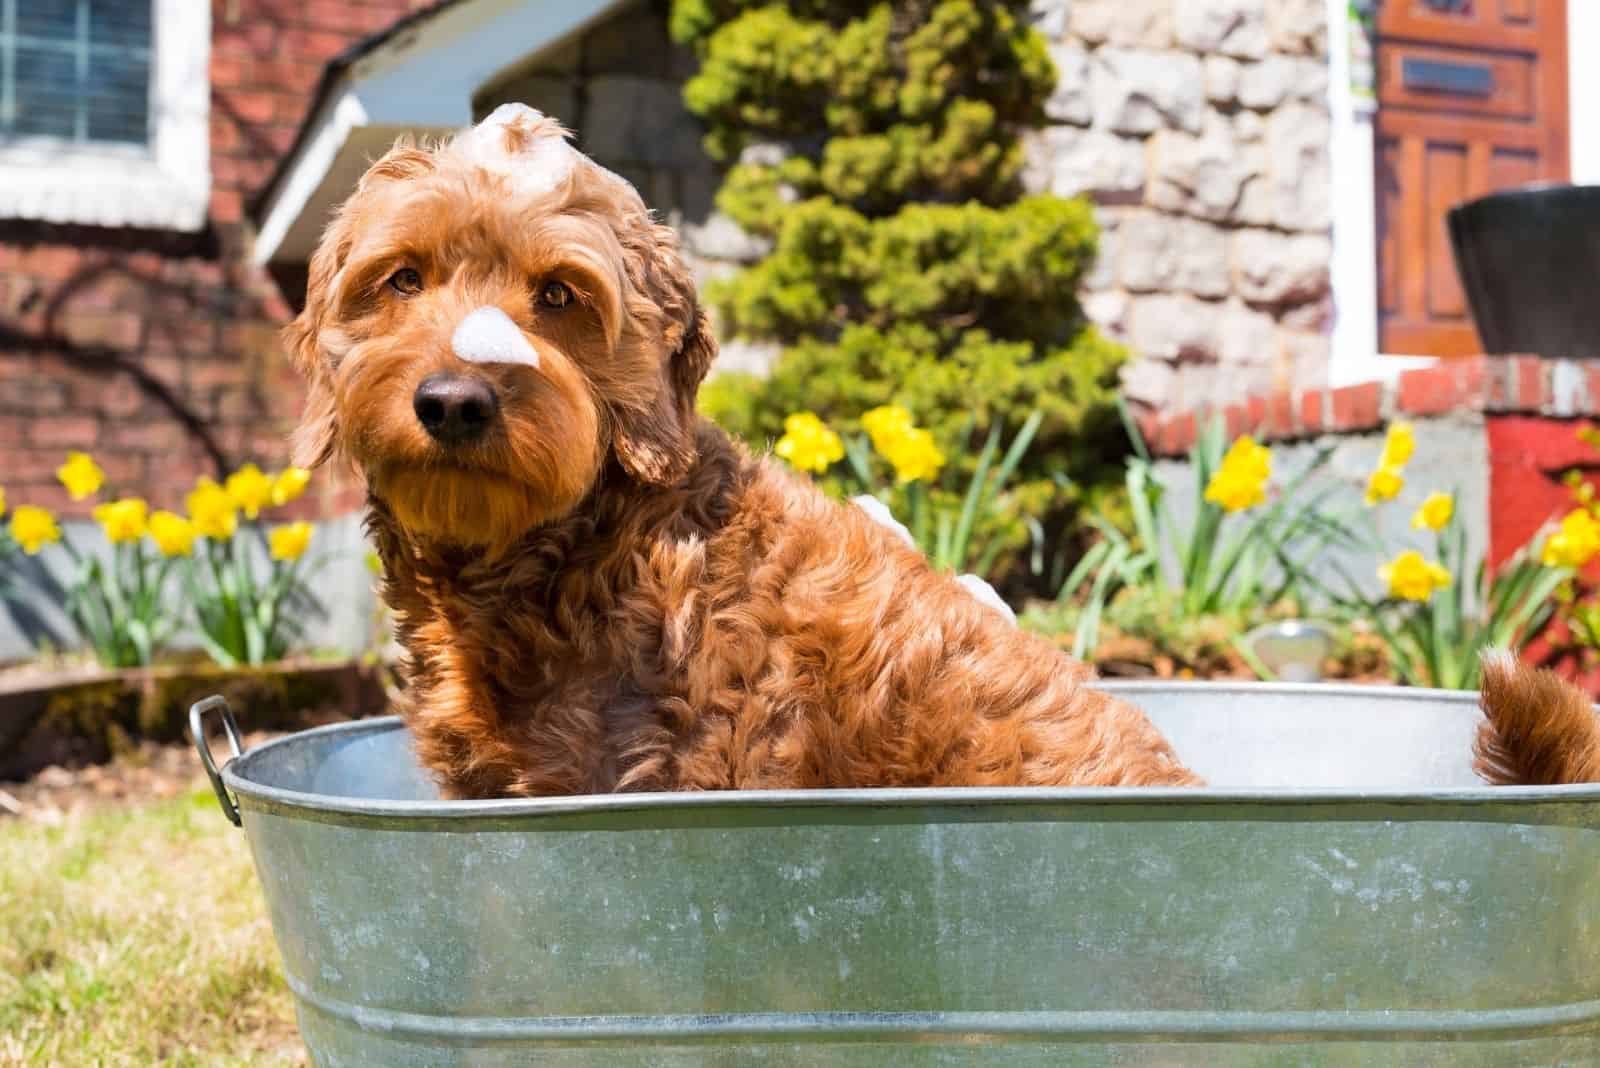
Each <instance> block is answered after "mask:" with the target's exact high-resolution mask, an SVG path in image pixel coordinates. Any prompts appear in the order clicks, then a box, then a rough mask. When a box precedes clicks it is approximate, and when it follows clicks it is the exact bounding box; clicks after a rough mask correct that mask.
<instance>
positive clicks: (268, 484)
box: [223, 464, 274, 519]
mask: <svg viewBox="0 0 1600 1068" xmlns="http://www.w3.org/2000/svg"><path fill="white" fill-rule="evenodd" d="M273 486H274V482H273V480H272V479H271V478H269V477H267V476H266V475H264V474H262V473H261V468H259V467H257V466H256V465H255V464H245V465H244V466H243V467H241V468H239V470H237V471H235V472H234V473H233V474H231V475H229V476H228V481H227V482H226V483H224V484H223V488H224V489H226V490H227V491H228V496H230V497H232V498H233V503H234V504H236V505H238V506H239V508H240V509H241V510H243V512H244V514H245V516H246V517H248V518H250V519H254V518H255V517H256V516H258V515H260V514H261V509H263V508H265V507H267V506H268V505H270V504H271V503H272V491H273Z"/></svg>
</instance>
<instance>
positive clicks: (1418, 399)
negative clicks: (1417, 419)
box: [1399, 366, 1463, 415]
mask: <svg viewBox="0 0 1600 1068" xmlns="http://www.w3.org/2000/svg"><path fill="white" fill-rule="evenodd" d="M1456 377H1457V376H1456V374H1455V372H1453V371H1452V370H1451V369H1450V368H1449V367H1448V366H1437V367H1421V368H1418V369H1416V370H1414V371H1405V372H1403V373H1402V374H1401V375H1400V400H1399V404H1400V411H1401V412H1403V413H1404V414H1406V415H1443V414H1444V413H1446V412H1450V411H1454V410H1455V409H1456V408H1458V407H1459V406H1460V402H1461V400H1462V399H1463V398H1462V396H1461V392H1460V388H1459V386H1458V384H1457V380H1456Z"/></svg>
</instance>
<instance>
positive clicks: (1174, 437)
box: [1159, 412, 1197, 456]
mask: <svg viewBox="0 0 1600 1068" xmlns="http://www.w3.org/2000/svg"><path fill="white" fill-rule="evenodd" d="M1196 426H1197V420H1196V419H1195V413H1194V412H1183V413H1181V414H1178V415H1174V416H1172V417H1170V418H1169V419H1168V420H1167V423H1166V427H1165V429H1164V432H1163V433H1162V435H1161V447H1160V450H1159V451H1160V452H1161V453H1163V454H1164V455H1167V456H1178V455H1181V454H1182V453H1185V452H1188V451H1189V449H1190V448H1191V447H1192V446H1193V445H1194V442H1195V433H1196Z"/></svg>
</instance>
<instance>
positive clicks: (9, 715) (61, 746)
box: [0, 659, 389, 780]
mask: <svg viewBox="0 0 1600 1068" xmlns="http://www.w3.org/2000/svg"><path fill="white" fill-rule="evenodd" d="M388 685H389V683H388V674H387V672H386V671H385V670H384V669H383V668H382V667H381V665H378V664H371V663H362V662H359V661H351V660H340V661H313V660H299V659H292V660H284V661H278V662H275V663H271V664H265V665H256V666H244V667H235V668H225V667H220V666H218V665H216V664H208V663H204V662H201V663H194V664H187V665H184V664H169V665H163V666H159V667H141V668H118V669H99V668H88V669H72V670H68V671H37V670H30V671H24V672H13V673H11V677H9V678H8V677H7V676H6V675H0V780H5V779H22V778H26V777H27V776H28V775H30V774H32V773H33V772H35V771H37V770H39V769H40V768H43V767H47V766H49V765H51V764H67V765H73V764H87V763H97V762H100V761H104V760H106V759H108V758H109V757H111V756H113V755H115V754H116V753H118V752H121V751H124V750H127V749H130V748H132V747H133V746H134V744H135V742H136V740H138V739H147V740H150V741H155V742H163V741H174V740H178V739H181V738H182V737H183V736H184V731H185V729H186V726H187V723H188V712H189V706H190V705H191V704H193V703H194V702H195V701H197V700H199V699H200V698H202V697H206V696H209V695H211V694H214V693H220V694H222V695H224V696H225V697H227V698H228V702H229V704H230V705H231V706H232V708H233V710H234V714H235V716H236V718H237V719H238V721H239V723H240V725H241V726H243V727H244V728H245V729H246V730H291V729H299V728H303V727H309V726H315V725H317V724H319V723H329V722H333V721H335V720H340V719H348V718H354V717H359V716H370V715H377V714H380V713H382V712H384V711H386V710H387V708H388V705H389V691H388Z"/></svg>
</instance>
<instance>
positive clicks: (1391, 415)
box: [1141, 356, 1600, 578]
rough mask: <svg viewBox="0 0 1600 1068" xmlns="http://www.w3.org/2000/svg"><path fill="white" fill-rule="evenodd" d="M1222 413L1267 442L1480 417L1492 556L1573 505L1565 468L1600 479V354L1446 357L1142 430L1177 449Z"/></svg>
mask: <svg viewBox="0 0 1600 1068" xmlns="http://www.w3.org/2000/svg"><path fill="white" fill-rule="evenodd" d="M1217 414H1220V415H1221V416H1222V417H1223V418H1224V419H1225V421H1226V425H1227V429H1228V433H1229V435H1230V436H1237V435H1239V434H1253V435H1255V436H1256V437H1257V438H1258V439H1259V440H1263V441H1290V440H1296V439H1302V438H1311V437H1317V436H1319V435H1325V434H1344V435H1352V436H1354V435H1362V434H1372V433H1374V432H1376V431H1377V430H1378V429H1379V428H1381V427H1383V426H1384V425H1385V424H1387V423H1388V422H1389V421H1390V420H1392V419H1415V420H1423V419H1430V418H1440V417H1451V418H1454V419H1456V420H1458V421H1471V422H1473V423H1474V424H1475V425H1478V426H1480V427H1481V431H1482V435H1483V438H1484V444H1483V448H1484V454H1485V455H1486V456H1487V458H1488V462H1487V468H1488V469H1487V471H1480V470H1471V469H1463V470H1462V471H1461V472H1460V477H1461V478H1463V479H1487V482H1488V490H1487V500H1488V515H1487V524H1488V531H1487V544H1488V551H1489V562H1490V563H1491V564H1498V563H1500V562H1501V561H1503V560H1505V559H1506V558H1507V557H1508V556H1510V555H1511V554H1512V553H1513V552H1515V551H1516V550H1517V549H1518V548H1520V547H1521V546H1523V545H1526V544H1527V543H1528V540H1529V539H1530V538H1531V537H1533V536H1534V534H1535V533H1536V532H1537V531H1538V529H1539V527H1540V526H1541V525H1542V524H1544V523H1545V522H1546V521H1548V520H1549V519H1551V518H1552V517H1554V516H1557V515H1560V514H1562V513H1564V512H1565V511H1567V510H1568V509H1569V508H1570V507H1571V497H1570V493H1569V491H1568V489H1567V487H1566V486H1565V485H1564V484H1563V483H1562V476H1563V474H1564V473H1565V472H1567V471H1570V470H1573V469H1578V470H1581V471H1583V472H1584V473H1585V474H1586V476H1587V477H1588V478H1589V479H1590V481H1592V482H1595V483H1596V484H1597V486H1600V455H1597V454H1596V452H1595V450H1594V449H1593V448H1591V447H1589V446H1588V445H1586V444H1583V443H1582V442H1581V441H1580V440H1579V439H1578V436H1577V429H1578V428H1579V427H1580V426H1588V425H1592V424H1593V423H1594V421H1595V420H1596V418H1597V417H1600V360H1545V359H1540V358H1538V357H1534V356H1477V357H1473V358H1470V359H1458V360H1447V361H1441V362H1440V363H1438V364H1436V365H1435V366H1433V367H1426V368H1421V369H1418V370H1412V371H1407V372H1405V373H1403V374H1401V375H1400V377H1399V378H1398V379H1397V380H1396V381H1394V382H1392V383H1380V382H1367V383H1363V384H1361V385H1356V386H1346V387H1343V388H1340V389H1308V390H1303V391H1300V392H1291V391H1286V390H1285V391H1278V392H1274V393H1270V394H1264V395H1258V396H1255V397H1251V398H1249V399H1248V400H1246V401H1245V402H1243V403H1241V404H1232V405H1227V406H1225V407H1216V408H1211V407H1202V408H1199V409H1194V410H1190V411H1183V412H1173V413H1168V414H1165V415H1150V416H1148V417H1146V418H1145V419H1144V420H1143V422H1142V427H1141V428H1142V430H1143V432H1144V435H1145V440H1146V441H1147V442H1149V443H1150V447H1151V449H1152V450H1153V451H1155V452H1156V453H1157V454H1159V455H1163V456H1176V455H1178V454H1180V453H1183V452H1185V451H1186V450H1187V449H1188V448H1189V447H1190V446H1191V445H1193V444H1194V440H1195V434H1196V432H1197V431H1198V429H1199V428H1200V426H1201V425H1202V424H1203V423H1204V422H1205V421H1206V420H1209V419H1211V418H1212V417H1213V416H1214V415H1217ZM1595 577H1597V578H1600V575H1597V576H1595Z"/></svg>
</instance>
